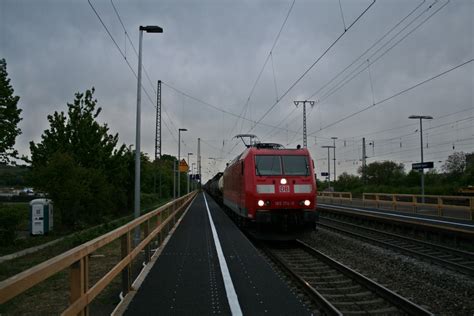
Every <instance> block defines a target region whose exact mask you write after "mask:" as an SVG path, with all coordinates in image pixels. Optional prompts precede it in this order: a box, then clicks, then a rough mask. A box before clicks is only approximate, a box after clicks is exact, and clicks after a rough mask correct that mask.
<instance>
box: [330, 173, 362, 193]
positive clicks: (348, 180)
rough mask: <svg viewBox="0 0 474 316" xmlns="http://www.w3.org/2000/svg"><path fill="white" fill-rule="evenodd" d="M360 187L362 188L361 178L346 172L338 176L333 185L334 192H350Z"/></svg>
mask: <svg viewBox="0 0 474 316" xmlns="http://www.w3.org/2000/svg"><path fill="white" fill-rule="evenodd" d="M360 186H362V180H361V178H360V177H358V176H356V175H352V174H348V173H347V172H343V173H342V174H341V175H339V177H338V178H337V181H336V184H335V187H336V191H352V190H354V189H355V188H358V187H360Z"/></svg>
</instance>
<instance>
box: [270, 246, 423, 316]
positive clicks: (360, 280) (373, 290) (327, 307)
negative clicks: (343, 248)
mask: <svg viewBox="0 0 474 316" xmlns="http://www.w3.org/2000/svg"><path fill="white" fill-rule="evenodd" d="M294 245H295V247H294V248H292V249H290V250H298V249H299V250H301V251H303V254H307V255H309V256H310V258H311V260H313V259H316V260H314V261H313V263H316V264H319V265H321V264H323V265H324V266H325V267H326V268H329V269H331V270H333V271H337V273H338V274H339V275H340V276H343V277H344V278H346V279H348V280H351V282H353V283H355V284H356V285H355V287H360V290H362V291H363V292H361V294H360V295H366V296H374V297H375V298H376V299H374V298H371V299H369V301H368V302H369V303H371V302H373V301H376V300H380V301H381V302H382V303H383V302H385V303H383V305H384V306H378V307H375V310H372V309H367V308H365V307H363V304H364V302H360V296H359V294H357V293H356V294H354V293H346V294H340V292H342V291H344V290H345V289H344V288H339V289H337V290H338V291H337V292H338V295H336V296H339V297H344V298H345V299H348V298H352V297H353V299H354V301H349V302H347V301H344V302H334V299H335V298H334V295H329V294H326V296H325V294H322V293H321V291H324V288H322V287H323V286H320V285H318V284H317V283H318V282H322V280H318V281H313V284H314V286H313V285H312V284H311V283H312V281H309V280H308V279H309V278H310V277H306V278H305V277H304V276H302V273H301V272H296V271H295V269H293V268H292V267H291V264H290V262H289V261H287V260H295V261H298V260H299V259H298V258H297V256H295V255H292V256H291V257H289V258H287V259H284V258H283V257H282V255H279V254H276V253H275V250H272V249H270V248H269V247H263V251H264V252H265V253H266V254H267V255H268V256H269V257H270V258H271V259H272V260H273V261H274V262H275V263H276V264H278V266H280V267H282V268H283V270H284V271H286V272H287V273H288V274H289V275H290V276H291V277H292V278H293V279H295V280H296V281H297V282H298V283H299V284H300V285H301V286H302V287H303V288H304V289H305V291H306V293H308V294H309V295H310V297H311V299H313V301H314V302H315V303H316V305H318V306H319V307H320V308H321V310H322V311H323V312H324V313H326V314H328V315H342V314H344V313H351V312H352V311H348V310H343V311H341V310H340V309H338V307H337V306H338V305H340V306H342V307H345V308H346V309H347V308H348V306H350V305H353V306H355V307H356V308H359V310H357V311H354V313H360V312H364V313H368V314H370V313H371V312H372V313H381V312H382V313H393V312H396V311H399V312H402V313H406V314H409V315H432V314H431V313H430V312H429V311H427V310H425V309H424V308H422V307H421V306H418V305H416V304H414V303H412V302H410V301H409V300H407V299H405V298H404V297H402V296H400V295H398V294H396V293H394V292H393V291H390V290H389V289H387V288H386V287H384V286H382V285H380V284H378V283H376V282H374V281H372V280H370V279H368V278H367V277H365V276H363V275H361V274H360V273H358V272H356V271H354V270H352V269H350V268H348V267H347V266H345V265H343V264H341V263H339V262H337V261H335V260H334V259H332V258H330V257H328V256H326V255H325V254H323V253H321V252H319V251H318V250H316V249H314V248H312V247H311V246H309V245H307V244H305V243H304V242H302V241H299V240H297V241H296V242H295V243H294ZM300 260H301V259H300ZM293 264H298V263H293ZM303 265H304V264H303ZM303 271H304V270H303ZM303 273H305V272H303ZM308 273H311V272H310V271H308ZM325 274H326V275H325V276H329V275H330V274H331V273H328V272H325ZM331 275H333V274H331ZM332 277H333V278H337V275H336V276H332ZM341 283H342V282H341ZM337 286H338V284H337V282H333V283H331V287H333V288H334V287H337ZM319 287H321V289H319ZM339 287H341V285H339ZM352 287H354V286H352ZM367 291H368V292H367ZM358 293H359V292H358ZM377 298H378V299H377ZM377 304H380V302H378V303H377ZM387 305H388V306H387Z"/></svg>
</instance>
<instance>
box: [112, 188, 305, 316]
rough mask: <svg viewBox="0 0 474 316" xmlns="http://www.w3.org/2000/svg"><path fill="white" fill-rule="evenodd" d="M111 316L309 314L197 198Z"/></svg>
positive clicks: (205, 200)
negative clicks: (139, 283) (144, 272)
mask: <svg viewBox="0 0 474 316" xmlns="http://www.w3.org/2000/svg"><path fill="white" fill-rule="evenodd" d="M116 314H124V315H157V314H160V315H171V314H173V315H214V314H215V315H230V314H232V315H242V314H243V315H265V314H267V315H310V314H311V312H310V311H309V310H308V309H307V307H306V306H305V305H304V303H303V302H301V301H300V300H299V298H298V297H297V296H296V294H294V293H293V292H292V291H291V290H290V288H289V287H288V286H287V284H286V283H285V282H284V281H283V280H282V279H280V277H279V276H278V275H277V274H276V273H275V271H274V270H273V269H272V267H271V266H270V265H269V264H268V263H267V261H265V259H264V258H263V257H262V256H261V255H260V254H259V253H258V251H257V250H256V249H255V248H254V247H253V245H252V244H251V243H250V242H249V241H248V240H247V238H246V237H245V236H244V235H243V234H242V232H241V231H240V230H239V229H238V228H237V227H236V226H235V224H234V223H233V222H232V221H231V220H230V219H229V218H228V217H227V215H226V214H225V213H224V212H223V211H222V210H221V209H220V207H219V206H218V205H217V204H216V203H215V202H214V201H213V200H212V198H211V197H210V196H209V195H205V194H204V193H201V194H199V195H198V196H197V197H196V199H195V200H194V201H193V202H192V204H191V206H190V207H189V209H188V210H187V212H186V214H185V215H184V216H183V218H182V220H181V223H180V224H179V225H178V226H177V228H176V230H175V232H174V234H173V235H172V236H171V237H170V238H169V240H168V242H167V243H166V245H165V246H164V248H163V249H162V250H161V254H160V255H159V256H158V258H157V259H156V261H155V262H154V264H153V266H152V267H151V269H150V271H149V272H148V274H147V275H146V277H144V280H143V282H142V283H141V285H140V287H139V288H138V289H137V290H136V292H134V294H132V295H131V296H130V298H129V300H128V302H127V300H124V302H123V303H122V304H121V306H120V307H119V308H118V309H117V313H116Z"/></svg>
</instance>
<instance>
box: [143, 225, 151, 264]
mask: <svg viewBox="0 0 474 316" xmlns="http://www.w3.org/2000/svg"><path fill="white" fill-rule="evenodd" d="M144 226H145V227H144V228H143V234H144V235H145V236H144V238H147V237H148V235H149V234H150V219H148V220H147V221H145V223H144ZM150 247H151V242H149V243H148V244H147V245H146V246H145V263H148V262H150V258H151V255H150V253H151V252H150Z"/></svg>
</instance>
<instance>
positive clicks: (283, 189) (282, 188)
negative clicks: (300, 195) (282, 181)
mask: <svg viewBox="0 0 474 316" xmlns="http://www.w3.org/2000/svg"><path fill="white" fill-rule="evenodd" d="M280 193H290V186H289V185H280Z"/></svg>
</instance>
